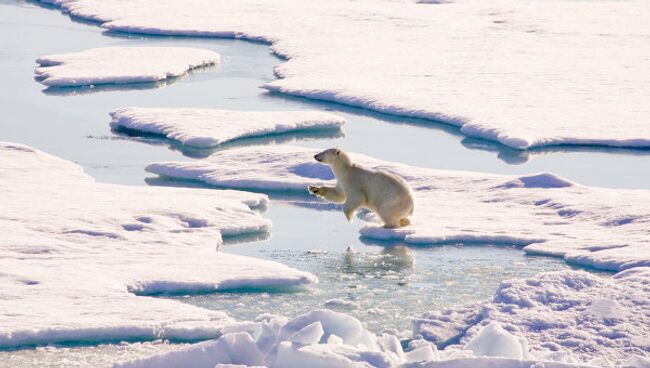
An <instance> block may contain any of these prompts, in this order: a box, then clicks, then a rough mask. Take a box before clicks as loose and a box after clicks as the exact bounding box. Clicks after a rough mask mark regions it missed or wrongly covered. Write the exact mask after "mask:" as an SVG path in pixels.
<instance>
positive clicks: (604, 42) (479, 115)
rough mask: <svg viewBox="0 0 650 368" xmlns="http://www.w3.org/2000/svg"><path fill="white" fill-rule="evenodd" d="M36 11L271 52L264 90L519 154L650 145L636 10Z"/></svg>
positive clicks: (264, 7) (554, 5) (347, 2)
mask: <svg viewBox="0 0 650 368" xmlns="http://www.w3.org/2000/svg"><path fill="white" fill-rule="evenodd" d="M42 1H44V2H47V3H53V4H56V5H58V6H60V7H62V9H64V10H65V11H67V12H69V13H71V14H72V15H74V16H77V17H81V18H84V19H89V20H93V21H97V22H100V23H102V26H103V27H105V28H107V29H110V30H114V31H122V32H133V33H143V34H164V35H184V36H213V37H231V38H243V39H248V40H255V41H265V42H269V43H272V49H273V51H274V52H276V53H277V54H278V55H281V56H283V57H285V58H286V59H287V60H286V61H285V62H282V63H281V64H279V65H278V66H277V67H276V68H275V74H276V75H277V76H278V77H279V79H278V80H275V81H272V82H270V83H267V84H266V85H265V86H264V87H265V88H267V89H268V90H271V91H279V92H282V93H288V94H292V95H297V96H303V97H308V98H314V99H321V100H328V101H335V102H340V103H344V104H348V105H353V106H360V107H365V108H369V109H373V110H376V111H381V112H386V113H390V114H397V115H407V116H412V117H421V118H427V119H433V120H442V121H445V122H447V123H449V124H453V125H456V126H458V127H460V129H461V131H462V132H463V133H464V134H466V135H468V136H472V137H480V138H485V139H488V140H493V141H498V142H500V143H502V144H504V145H507V146H510V147H513V148H517V149H525V148H529V147H535V146H543V145H576V144H582V145H585V144H588V145H604V146H625V147H648V146H650V126H649V125H648V124H647V118H648V116H650V104H648V102H647V96H649V95H650V59H648V57H647V55H648V43H647V39H648V37H650V22H648V21H647V17H646V16H645V15H646V14H647V11H648V9H647V2H646V1H645V0H631V1H599V2H581V1H524V2H521V1H519V0H498V1H481V0H459V1H448V2H447V1H445V2H443V3H442V4H419V3H418V2H417V1H393V0H379V1H378V0H331V1H327V2H317V3H315V2H309V1H301V0H277V1H273V2H270V3H269V2H268V1H263V0H241V1H236V2H231V1H213V0H192V1H191V2H190V3H188V2H185V1H184V2H178V1H174V0H163V1H156V2H155V3H152V2H150V1H146V0H134V1H129V2H128V3H125V2H124V1H121V0H42ZM426 2H431V1H426ZM434 2H439V1H434ZM157 61H158V62H160V60H157ZM148 67H150V68H153V67H154V65H148Z"/></svg>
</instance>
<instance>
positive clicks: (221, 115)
mask: <svg viewBox="0 0 650 368" xmlns="http://www.w3.org/2000/svg"><path fill="white" fill-rule="evenodd" d="M111 117H112V118H113V120H112V121H111V126H112V127H113V128H123V129H129V130H133V131H138V132H142V133H150V134H156V135H162V136H165V137H167V138H169V139H173V140H176V141H179V142H180V143H182V144H184V145H187V146H192V147H197V148H209V147H215V146H218V145H221V144H223V143H226V142H229V141H232V140H236V139H241V138H250V137H258V136H262V135H268V134H279V133H287V132H300V131H314V130H332V129H336V130H338V129H340V127H341V126H343V124H345V119H344V118H342V117H340V116H338V115H334V114H330V113H326V112H322V111H232V110H216V109H197V108H143V107H135V108H123V109H119V110H116V111H113V112H112V113H111Z"/></svg>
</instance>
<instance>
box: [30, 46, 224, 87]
mask: <svg viewBox="0 0 650 368" xmlns="http://www.w3.org/2000/svg"><path fill="white" fill-rule="evenodd" d="M219 60H220V56H219V54H217V53H216V52H214V51H210V50H202V49H194V48H187V47H103V48H97V49H89V50H85V51H79V52H72V53H67V54H57V55H47V56H43V57H40V58H38V59H37V60H36V62H37V63H38V64H39V65H40V66H39V67H37V68H36V70H35V73H36V77H37V79H38V80H39V81H40V82H41V83H43V84H44V85H46V86H48V87H77V86H89V85H96V84H113V83H115V84H123V83H145V82H157V81H161V80H164V79H167V78H174V77H179V76H181V75H183V74H185V73H186V72H187V71H189V70H191V69H194V68H198V67H201V66H206V65H212V64H216V63H219Z"/></svg>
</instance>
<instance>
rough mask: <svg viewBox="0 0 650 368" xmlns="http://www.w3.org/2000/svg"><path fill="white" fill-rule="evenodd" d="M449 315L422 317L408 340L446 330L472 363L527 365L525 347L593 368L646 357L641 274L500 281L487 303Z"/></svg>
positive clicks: (649, 282) (645, 287) (645, 293)
mask: <svg viewBox="0 0 650 368" xmlns="http://www.w3.org/2000/svg"><path fill="white" fill-rule="evenodd" d="M460 309H461V310H462V309H463V308H460ZM453 310H454V308H451V309H449V310H445V311H432V312H428V313H425V314H424V315H422V316H421V317H420V318H418V319H416V320H415V323H414V334H415V335H422V336H424V337H425V338H427V339H432V340H437V339H438V336H440V335H443V336H444V335H445V331H444V327H445V326H447V327H448V328H449V329H450V330H449V332H448V334H456V335H457V337H458V338H459V341H460V344H461V345H464V344H466V345H465V348H466V349H471V350H473V351H474V353H475V354H476V355H490V356H504V357H510V358H517V359H521V357H522V355H521V354H522V353H523V354H524V355H523V358H527V356H526V354H525V353H526V352H527V351H528V347H529V346H530V349H531V350H532V354H534V356H535V357H537V358H546V359H548V360H564V361H567V362H572V361H575V359H576V357H579V358H580V361H582V362H590V361H592V362H594V365H602V364H603V363H602V362H601V363H596V362H598V359H600V358H606V359H607V360H608V361H609V362H610V363H612V364H614V366H620V365H622V364H623V363H624V362H625V361H626V360H628V359H629V358H631V357H646V358H647V357H648V356H649V355H650V341H649V340H648V336H650V324H649V323H648V321H649V316H650V268H648V267H636V268H632V269H629V270H626V271H622V272H620V273H618V274H616V275H615V276H614V278H607V277H603V276H599V275H594V274H590V273H587V272H584V271H562V272H552V273H542V274H540V275H537V276H535V277H533V278H529V279H519V280H510V281H505V282H503V283H502V284H501V286H500V287H499V289H498V290H497V291H496V294H495V296H494V298H492V300H491V301H489V302H487V303H484V304H480V305H475V306H472V307H470V308H468V309H466V310H465V312H461V313H454V312H453ZM502 326H503V328H502ZM504 329H505V330H504ZM513 335H514V336H513ZM522 338H524V340H522ZM500 341H502V342H500ZM522 341H525V342H526V344H522ZM634 366H637V365H634Z"/></svg>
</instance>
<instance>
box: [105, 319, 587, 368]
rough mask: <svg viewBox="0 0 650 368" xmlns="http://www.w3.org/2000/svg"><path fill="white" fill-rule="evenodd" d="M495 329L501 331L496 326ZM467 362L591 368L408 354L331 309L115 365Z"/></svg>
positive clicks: (451, 352)
mask: <svg viewBox="0 0 650 368" xmlns="http://www.w3.org/2000/svg"><path fill="white" fill-rule="evenodd" d="M494 326H495V328H497V329H501V327H500V326H499V325H498V324H497V323H496V322H495V323H494ZM296 331H297V332H296ZM502 331H503V330H502ZM504 333H505V332H504ZM337 334H340V336H339V335H337ZM297 335H300V336H297ZM319 338H320V340H318V339H319ZM515 340H516V339H515ZM522 342H523V343H525V341H523V340H522ZM528 355H530V354H528ZM468 363H473V364H472V365H471V366H476V367H506V368H519V367H522V368H529V367H533V366H534V364H542V365H537V366H534V367H549V368H568V367H578V366H583V367H584V366H587V365H585V364H581V365H578V364H571V363H565V362H558V361H552V360H548V359H538V358H534V357H532V356H530V357H528V358H526V359H525V360H523V359H513V358H507V357H491V356H483V355H474V354H473V352H472V351H470V350H466V349H463V348H459V347H452V348H448V349H445V350H443V351H438V350H437V349H436V347H435V345H433V344H431V343H429V342H427V341H425V340H422V339H420V340H417V341H414V342H411V346H410V347H409V351H408V352H404V350H403V349H402V346H401V345H400V342H399V340H398V339H397V337H395V336H394V335H390V334H386V333H384V334H382V335H381V336H375V335H373V334H371V333H370V332H368V331H367V330H366V329H364V328H363V326H362V325H361V323H360V322H359V321H358V320H356V319H355V318H354V317H351V316H347V315H345V314H342V313H337V312H333V311H329V310H313V311H311V312H308V313H306V314H303V315H301V316H298V317H296V318H294V319H292V320H290V321H287V320H286V319H285V318H282V317H277V316H273V315H264V316H261V317H260V318H258V319H257V320H256V321H255V322H248V323H242V324H240V325H239V327H235V326H233V327H232V328H231V329H230V330H229V331H226V332H225V334H224V336H222V337H220V338H219V339H216V340H212V341H206V342H203V343H199V344H195V345H193V346H190V347H188V348H186V349H183V350H180V351H174V352H170V353H165V354H160V355H157V356H154V357H151V358H143V359H136V360H133V361H131V362H127V363H123V364H116V365H115V368H148V367H152V368H153V367H156V368H166V367H170V368H171V367H184V368H212V367H215V366H216V367H228V366H229V365H230V366H232V365H234V366H242V367H243V366H265V367H272V368H276V367H277V368H292V367H296V368H302V367H306V366H309V367H315V368H320V367H322V368H333V367H336V368H370V367H377V368H389V367H438V366H441V367H450V368H461V367H462V368H465V367H468V366H470V365H468ZM439 364H440V365H439Z"/></svg>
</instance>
